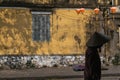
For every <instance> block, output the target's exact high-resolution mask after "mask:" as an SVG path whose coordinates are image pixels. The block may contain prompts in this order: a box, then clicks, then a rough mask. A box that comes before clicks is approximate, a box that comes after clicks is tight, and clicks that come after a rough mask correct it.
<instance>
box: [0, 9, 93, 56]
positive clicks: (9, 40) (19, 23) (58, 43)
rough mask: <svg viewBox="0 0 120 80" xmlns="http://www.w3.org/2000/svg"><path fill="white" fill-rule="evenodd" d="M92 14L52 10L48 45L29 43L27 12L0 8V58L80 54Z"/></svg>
mask: <svg viewBox="0 0 120 80" xmlns="http://www.w3.org/2000/svg"><path fill="white" fill-rule="evenodd" d="M91 15H92V11H91V10H86V11H85V13H84V14H79V15H78V14H77V13H76V12H75V9H55V10H54V12H53V14H51V15H50V21H51V22H50V23H51V26H50V33H51V40H50V42H49V43H48V42H36V41H33V40H32V15H31V13H30V12H29V9H12V8H9V9H5V8H4V9H0V55H22V54H23V55H34V54H39V55H44V54H45V55H52V54H62V55H64V54H83V53H84V51H85V44H86V40H87V38H86V31H87V28H86V24H87V23H88V22H89V17H90V16H91Z"/></svg>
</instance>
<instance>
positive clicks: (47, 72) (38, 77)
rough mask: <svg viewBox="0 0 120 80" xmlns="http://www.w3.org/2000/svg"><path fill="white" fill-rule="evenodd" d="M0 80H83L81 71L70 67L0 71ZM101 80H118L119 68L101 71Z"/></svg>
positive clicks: (119, 76) (114, 67)
mask: <svg viewBox="0 0 120 80" xmlns="http://www.w3.org/2000/svg"><path fill="white" fill-rule="evenodd" d="M0 80H83V71H74V70H73V68H72V67H54V68H53V67H52V68H41V69H24V70H0ZM101 80H120V66H109V67H108V70H102V79H101Z"/></svg>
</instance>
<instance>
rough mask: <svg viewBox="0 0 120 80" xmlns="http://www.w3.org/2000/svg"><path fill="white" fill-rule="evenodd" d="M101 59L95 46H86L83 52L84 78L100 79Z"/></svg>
mask: <svg viewBox="0 0 120 80" xmlns="http://www.w3.org/2000/svg"><path fill="white" fill-rule="evenodd" d="M100 78H101V61H100V56H99V54H98V51H97V48H88V49H87V50H86V54H85V70H84V80H100Z"/></svg>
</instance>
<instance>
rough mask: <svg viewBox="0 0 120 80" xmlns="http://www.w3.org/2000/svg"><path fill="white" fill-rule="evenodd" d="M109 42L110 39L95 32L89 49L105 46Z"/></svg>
mask: <svg viewBox="0 0 120 80" xmlns="http://www.w3.org/2000/svg"><path fill="white" fill-rule="evenodd" d="M109 40H110V38H109V37H107V36H106V35H104V34H101V33H98V32H95V33H94V34H93V35H92V36H91V37H90V39H89V40H88V42H87V47H101V46H102V45H103V44H105V43H106V42H108V41H109Z"/></svg>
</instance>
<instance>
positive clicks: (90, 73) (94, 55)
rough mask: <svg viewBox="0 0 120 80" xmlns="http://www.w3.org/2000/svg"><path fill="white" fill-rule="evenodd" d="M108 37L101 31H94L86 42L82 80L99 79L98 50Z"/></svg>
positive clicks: (99, 63)
mask: <svg viewBox="0 0 120 80" xmlns="http://www.w3.org/2000/svg"><path fill="white" fill-rule="evenodd" d="M109 40H110V39H109V38H108V37H107V36H106V35H103V34H101V33H98V32H95V33H94V34H93V35H92V36H91V38H90V39H89V40H88V42H87V44H86V45H87V50H86V53H85V69H84V80H100V79H101V60H100V56H99V52H100V51H101V47H102V46H103V44H105V43H106V42H108V41H109Z"/></svg>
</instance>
